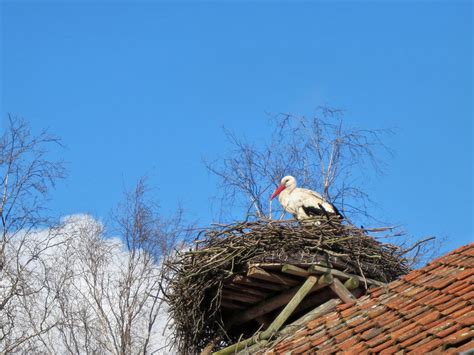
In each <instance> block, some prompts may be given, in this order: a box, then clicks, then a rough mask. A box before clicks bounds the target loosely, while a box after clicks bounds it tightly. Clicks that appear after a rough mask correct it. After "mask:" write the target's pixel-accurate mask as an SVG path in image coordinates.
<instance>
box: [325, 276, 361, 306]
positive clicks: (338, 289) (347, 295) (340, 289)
mask: <svg viewBox="0 0 474 355" xmlns="http://www.w3.org/2000/svg"><path fill="white" fill-rule="evenodd" d="M329 288H330V289H331V290H332V291H334V293H335V294H336V295H337V296H338V297H339V298H340V299H341V300H342V302H344V303H350V304H352V303H355V302H356V300H355V297H354V295H353V294H352V293H351V292H350V291H349V290H348V289H347V288H346V287H345V286H344V285H343V284H342V282H341V281H339V279H334V282H333V283H332V284H331V285H329Z"/></svg>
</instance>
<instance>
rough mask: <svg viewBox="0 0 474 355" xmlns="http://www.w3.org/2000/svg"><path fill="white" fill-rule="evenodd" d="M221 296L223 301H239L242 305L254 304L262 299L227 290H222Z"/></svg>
mask: <svg viewBox="0 0 474 355" xmlns="http://www.w3.org/2000/svg"><path fill="white" fill-rule="evenodd" d="M221 294H222V299H223V300H231V301H239V302H243V303H251V304H254V303H257V302H259V301H261V300H262V297H259V296H255V295H251V294H245V293H240V292H236V291H232V290H227V289H225V288H224V289H223V290H222V293H221Z"/></svg>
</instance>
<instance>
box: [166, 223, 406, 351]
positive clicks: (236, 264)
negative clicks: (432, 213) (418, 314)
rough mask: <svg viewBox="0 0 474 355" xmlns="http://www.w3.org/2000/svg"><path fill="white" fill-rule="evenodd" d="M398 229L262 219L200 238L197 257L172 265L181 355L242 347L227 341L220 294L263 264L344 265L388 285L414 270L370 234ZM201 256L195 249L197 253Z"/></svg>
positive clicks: (177, 258) (191, 254) (188, 255)
mask: <svg viewBox="0 0 474 355" xmlns="http://www.w3.org/2000/svg"><path fill="white" fill-rule="evenodd" d="M391 230H392V229H391V228H378V229H370V230H367V229H360V228H356V227H354V226H350V225H345V224H341V223H340V222H339V221H336V220H327V219H326V220H322V221H321V222H319V223H318V224H317V223H314V222H313V223H306V224H301V223H299V222H297V221H275V220H258V221H246V222H237V223H233V224H229V225H214V226H213V227H212V228H210V229H206V230H202V231H201V232H199V234H198V238H202V239H201V240H195V241H194V243H195V246H194V247H193V248H192V249H191V250H187V251H181V252H177V254H176V255H174V257H173V258H170V259H169V260H168V261H167V262H166V267H167V270H168V272H167V276H168V280H167V285H168V292H167V294H166V297H167V302H168V305H169V312H170V317H171V319H172V321H173V324H174V328H175V333H174V342H175V345H176V347H177V349H178V351H179V352H180V353H183V354H186V353H191V354H193V353H197V352H199V351H200V350H202V349H203V348H204V347H205V346H206V345H207V344H208V343H209V342H211V341H212V340H213V339H216V337H218V336H219V337H220V339H224V340H221V343H220V344H219V345H218V347H222V346H226V345H228V344H231V343H234V342H236V341H238V339H233V338H232V336H231V337H229V335H228V334H226V332H225V330H224V327H223V322H222V315H221V310H220V292H221V290H222V287H223V285H224V283H225V281H226V280H228V279H229V278H230V277H232V276H234V275H243V274H245V273H246V272H247V270H248V266H249V265H250V264H254V263H260V262H282V263H293V264H298V263H311V262H314V261H315V260H320V259H321V257H325V258H332V259H337V260H338V262H339V263H343V264H344V266H345V270H348V271H349V272H352V273H356V274H359V275H360V276H362V277H367V278H372V279H375V280H378V281H382V282H390V281H392V280H394V279H396V278H397V277H399V276H401V275H404V274H406V273H408V272H409V271H410V267H409V261H408V259H407V258H404V255H405V253H406V251H405V250H402V249H401V248H400V247H397V246H394V245H391V244H385V243H382V242H380V241H378V240H376V239H375V238H374V237H373V236H371V235H369V234H374V233H380V232H385V235H384V236H387V234H390V233H391ZM193 249H194V250H193Z"/></svg>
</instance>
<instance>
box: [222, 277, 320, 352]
mask: <svg viewBox="0 0 474 355" xmlns="http://www.w3.org/2000/svg"><path fill="white" fill-rule="evenodd" d="M317 281H318V278H317V277H315V276H310V277H308V278H307V279H306V281H305V282H304V283H303V285H302V286H301V287H300V288H299V289H298V290H297V292H296V293H295V294H294V295H293V297H292V298H291V300H290V302H289V303H288V304H287V305H286V306H285V308H284V309H283V310H282V311H281V312H280V314H279V315H278V316H277V317H276V318H275V320H274V321H273V323H272V324H270V326H269V327H268V329H267V330H265V331H263V332H262V333H260V334H257V335H256V336H253V337H251V338H249V339H246V340H244V341H241V342H238V343H236V344H233V345H231V346H228V347H227V348H225V349H222V350H219V351H216V352H215V353H214V355H226V354H233V353H236V352H238V351H240V350H242V349H244V348H246V347H248V346H251V345H253V344H255V343H256V342H257V341H258V340H266V339H269V338H270V337H271V336H272V335H273V334H275V332H277V331H278V330H279V329H280V328H281V326H282V325H283V323H285V322H286V321H287V319H288V318H289V317H290V315H291V314H292V313H293V311H294V310H295V309H296V307H297V306H298V305H299V304H300V303H301V301H302V300H303V299H304V298H305V297H306V295H307V294H308V293H310V292H311V290H312V289H313V286H315V285H316V282H317Z"/></svg>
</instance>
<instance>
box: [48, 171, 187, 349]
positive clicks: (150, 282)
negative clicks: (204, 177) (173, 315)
mask: <svg viewBox="0 0 474 355" xmlns="http://www.w3.org/2000/svg"><path fill="white" fill-rule="evenodd" d="M149 196H150V190H149V189H148V188H147V185H146V182H145V180H144V179H141V180H140V181H139V182H138V184H137V185H136V187H135V188H134V189H133V190H131V191H127V192H126V193H125V198H124V201H123V202H122V203H121V204H119V205H118V207H117V208H116V209H115V210H114V214H113V222H114V223H113V224H114V225H115V228H114V229H113V234H114V235H116V237H109V238H106V237H105V235H106V233H105V230H104V227H103V226H102V225H101V224H98V223H97V222H96V221H94V220H93V219H91V218H85V219H80V220H78V221H76V222H74V223H73V226H72V227H71V228H72V229H71V230H70V231H69V232H67V233H69V234H71V235H74V238H73V239H72V242H71V243H69V247H68V248H67V250H63V252H61V254H62V255H63V257H64V260H63V261H62V264H66V265H67V264H68V265H70V269H71V275H72V277H71V278H70V279H69V280H68V281H67V282H66V283H67V287H63V288H62V293H61V295H60V297H59V299H60V307H59V308H60V313H61V323H60V324H59V325H58V327H57V329H56V330H55V331H57V332H59V335H60V338H61V343H60V344H59V345H58V347H57V349H56V352H58V351H60V350H61V351H60V352H64V350H65V349H66V350H67V351H68V352H70V353H77V351H78V349H80V350H81V351H83V352H86V353H91V354H93V353H103V352H107V353H116V354H138V353H142V354H147V353H151V352H153V351H156V350H157V348H158V347H160V346H162V345H163V344H157V342H156V340H155V339H156V338H157V337H158V334H157V333H158V332H159V331H160V330H162V329H160V328H158V327H157V322H159V323H160V324H164V323H166V322H167V319H160V317H163V306H164V305H163V302H162V296H163V294H162V289H161V286H160V283H161V281H162V266H161V260H162V258H163V257H165V256H166V255H167V254H168V253H169V252H170V251H171V248H172V247H173V246H174V243H175V241H176V240H177V239H178V238H179V237H180V229H179V228H180V226H181V212H180V211H179V212H178V214H177V216H173V217H171V218H166V219H165V218H163V217H161V215H160V213H159V210H158V206H157V204H156V202H155V201H154V200H153V199H150V198H149ZM71 265H72V266H71Z"/></svg>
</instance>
